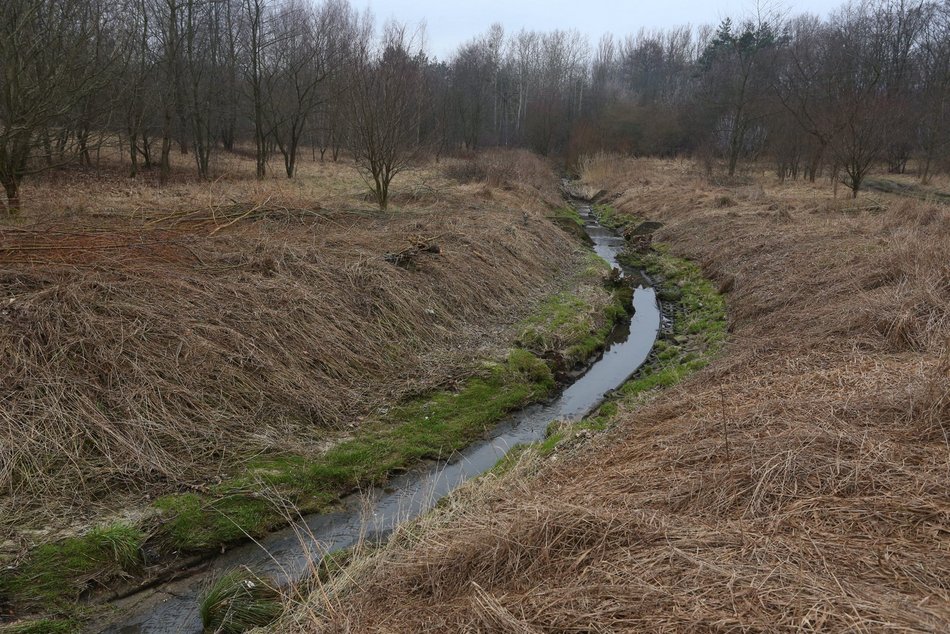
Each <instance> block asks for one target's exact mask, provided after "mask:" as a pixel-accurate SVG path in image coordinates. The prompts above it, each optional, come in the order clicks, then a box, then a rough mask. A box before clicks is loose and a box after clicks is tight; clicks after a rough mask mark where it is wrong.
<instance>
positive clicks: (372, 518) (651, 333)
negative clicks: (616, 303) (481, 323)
mask: <svg viewBox="0 0 950 634" xmlns="http://www.w3.org/2000/svg"><path fill="white" fill-rule="evenodd" d="M576 207H577V209H578V211H579V212H580V215H581V217H582V218H584V221H585V230H586V232H587V235H588V236H590V238H591V240H592V241H593V243H594V250H595V251H596V252H597V254H598V255H600V256H601V257H602V258H604V259H605V260H607V262H609V263H610V265H611V266H613V267H614V268H620V265H619V263H618V262H617V256H618V255H619V253H620V252H621V251H622V250H623V248H624V240H623V238H621V237H620V236H618V235H617V234H615V233H614V232H612V231H610V230H608V229H606V228H605V227H603V226H601V225H600V224H599V223H598V222H597V220H596V218H594V216H593V213H592V211H591V208H590V206H589V205H586V204H583V203H576ZM622 272H623V273H624V274H625V276H627V277H628V279H631V278H632V283H634V284H637V283H639V281H638V280H642V278H641V277H640V274H639V272H636V271H622ZM644 283H645V282H644ZM633 307H634V312H633V315H632V317H631V318H630V322H629V324H627V325H625V326H624V327H620V328H618V329H617V330H616V331H615V333H614V334H613V336H612V337H611V340H610V342H608V347H607V349H606V350H605V351H604V353H603V355H602V356H601V357H600V358H599V359H598V360H597V361H596V362H594V363H593V364H592V365H591V366H590V367H589V368H588V369H587V371H586V372H585V373H584V374H583V375H582V376H581V377H580V378H578V379H577V380H576V381H575V382H574V383H573V384H571V385H570V386H569V387H567V388H566V389H565V390H564V391H563V392H562V393H561V395H560V396H559V397H558V398H556V399H555V400H553V401H552V402H550V403H547V404H543V405H534V406H531V407H527V408H525V409H523V410H521V411H520V412H517V413H515V414H514V415H512V416H510V417H509V418H508V419H507V420H505V421H504V422H503V423H501V424H500V425H498V426H497V427H496V428H495V429H494V431H493V432H492V433H491V434H490V436H489V437H488V438H486V439H485V440H482V441H480V442H478V443H475V444H474V445H472V446H470V447H469V448H467V449H465V450H464V451H461V452H459V453H458V455H456V456H455V457H454V458H453V459H452V460H451V461H449V462H439V463H436V464H431V465H429V466H428V467H426V468H424V469H420V470H416V471H412V472H409V473H406V474H403V475H400V476H398V477H395V478H393V479H392V480H391V481H390V482H389V483H388V485H387V487H386V488H385V490H382V489H380V490H377V491H372V492H369V499H370V502H369V504H368V505H367V502H366V500H367V494H366V493H364V494H363V495H352V496H349V497H348V498H347V499H345V500H344V504H343V508H342V510H340V511H337V512H333V513H325V514H317V515H312V516H309V517H306V518H304V519H303V520H302V521H301V522H299V523H298V524H297V525H296V526H291V527H289V528H286V529H284V530H281V531H276V532H274V533H271V534H270V535H268V536H266V537H264V538H263V539H261V540H259V541H257V542H251V543H247V544H245V545H242V546H239V547H236V548H234V549H232V550H230V551H228V552H226V553H224V554H222V555H221V556H219V557H217V558H215V559H214V560H212V561H211V562H210V564H208V565H207V566H205V567H204V568H203V569H202V570H201V571H200V572H196V573H195V574H192V575H190V576H187V577H185V578H182V579H179V580H176V581H171V582H168V583H166V584H163V585H159V586H156V587H154V588H151V589H149V590H144V591H141V592H138V593H136V594H133V595H131V596H128V597H126V598H124V599H121V600H118V601H116V602H114V603H113V607H114V608H115V609H114V611H112V612H111V622H110V623H107V624H104V623H102V622H100V623H99V624H97V625H96V626H95V627H94V629H93V631H105V632H122V633H138V632H149V633H151V632H167V633H175V634H178V633H182V632H184V633H190V632H201V630H202V626H201V620H200V618H199V613H198V602H199V600H200V598H201V593H202V591H203V590H204V589H205V588H207V586H208V584H209V581H210V580H211V579H213V578H215V577H217V576H218V575H220V574H222V573H224V572H226V571H228V570H230V569H233V568H236V567H238V566H247V567H248V568H250V569H251V570H253V571H255V573H258V574H262V575H267V576H270V577H272V578H274V579H275V580H276V581H278V582H279V583H281V584H286V583H291V582H294V581H297V580H300V579H302V578H303V577H304V576H306V575H307V574H308V573H309V572H310V570H311V569H312V562H314V561H318V560H319V558H320V557H322V556H323V555H325V554H327V553H329V552H332V551H335V550H340V549H343V548H348V547H350V546H353V545H354V544H356V543H357V542H358V541H359V540H360V539H364V538H367V537H369V538H370V539H373V538H383V537H385V536H386V535H387V534H389V533H390V532H391V531H392V530H393V529H394V528H395V527H396V526H397V525H398V524H400V523H401V522H405V521H407V520H411V519H413V518H415V517H418V516H419V515H421V514H423V513H425V512H426V511H428V510H430V509H431V508H432V507H433V506H435V504H436V503H437V502H438V501H439V500H440V499H441V498H443V497H445V496H446V495H448V494H449V493H451V492H452V491H453V490H454V489H456V488H457V487H458V486H459V485H460V484H462V483H463V482H465V481H466V480H469V479H471V478H473V477H475V476H478V475H480V474H482V473H484V472H486V471H487V470H489V469H490V468H492V467H493V466H494V465H495V464H496V463H497V462H498V460H499V459H501V458H502V457H503V456H504V455H505V454H506V453H507V452H508V451H509V450H511V449H512V448H513V447H515V446H516V445H519V444H524V443H531V442H535V441H538V440H541V439H543V438H544V435H545V431H546V429H547V427H548V425H549V424H550V423H551V422H552V421H555V420H579V419H581V418H583V417H584V416H586V415H587V414H589V413H590V412H592V411H593V410H594V409H595V408H596V407H597V406H598V405H599V404H600V403H601V402H602V401H603V400H604V398H605V396H606V395H607V394H608V393H609V392H610V391H612V390H614V389H616V388H618V387H619V386H620V385H621V384H623V383H624V382H625V381H626V380H627V379H628V378H629V377H630V376H631V375H632V374H633V373H634V372H635V371H636V370H637V368H639V367H640V366H641V365H642V364H643V363H644V361H646V359H647V357H648V356H649V354H650V350H651V349H652V348H653V344H654V342H655V340H656V337H657V332H658V330H659V327H660V319H661V315H660V310H659V307H658V305H657V301H656V295H655V293H654V290H653V289H652V288H649V287H646V286H644V285H639V286H638V288H636V289H635V290H634V294H633Z"/></svg>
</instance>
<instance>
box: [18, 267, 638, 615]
mask: <svg viewBox="0 0 950 634" xmlns="http://www.w3.org/2000/svg"><path fill="white" fill-rule="evenodd" d="M582 263H583V266H582V267H581V268H580V269H579V270H578V271H577V272H576V273H574V274H573V276H572V278H571V280H570V281H569V282H567V283H566V289H565V290H564V291H561V292H559V293H557V294H556V295H554V296H552V297H550V298H549V299H548V300H546V301H544V302H542V303H541V304H540V305H539V306H538V307H537V310H536V311H535V312H534V313H533V314H531V315H530V316H529V317H527V318H526V319H525V320H524V321H523V322H522V323H521V324H520V325H519V326H518V327H517V328H516V330H515V332H516V333H520V334H518V338H517V339H518V340H517V342H516V343H518V344H519V345H524V346H526V347H530V348H531V350H533V351H535V352H537V353H538V354H545V355H548V356H550V354H551V353H552V352H553V353H556V355H557V356H558V357H559V358H561V359H563V360H564V361H566V362H567V363H568V364H569V365H573V364H575V363H578V362H580V361H582V360H585V359H586V358H587V357H588V356H590V355H591V354H593V353H594V352H595V351H596V350H597V349H598V348H599V347H601V346H602V345H603V343H604V341H605V339H606V337H607V335H608V334H609V331H610V329H611V327H612V324H613V323H614V322H615V321H616V320H617V319H619V318H621V317H622V316H623V315H624V314H625V310H624V307H625V306H626V305H628V304H629V296H628V295H627V294H626V293H623V292H619V291H615V292H614V294H613V297H612V299H611V294H610V293H607V292H606V291H605V290H604V289H603V288H602V280H603V279H604V275H605V273H606V272H607V270H608V267H607V266H606V263H604V262H603V261H601V260H599V258H596V256H593V254H588V255H585V256H584V258H583V259H582ZM558 365H560V363H559V364H558ZM553 388H554V378H553V375H552V368H551V367H549V366H548V365H547V364H546V363H544V362H543V361H542V360H540V359H539V358H538V357H537V356H535V354H533V353H532V352H531V351H528V350H524V349H517V348H516V349H513V350H511V351H510V352H509V353H508V354H507V358H506V359H504V360H503V362H500V363H499V362H494V361H489V360H485V361H484V362H483V363H482V364H481V366H479V367H478V368H476V370H475V371H474V374H473V375H472V376H470V377H469V378H468V379H466V380H465V381H463V382H462V384H461V386H460V387H459V388H457V389H454V390H448V391H436V392H433V393H429V394H425V395H423V396H420V397H417V398H413V399H409V400H406V401H405V402H403V403H402V404H401V405H398V406H397V407H393V408H390V411H389V412H388V413H387V414H385V415H383V416H381V417H378V418H377V419H375V420H374V421H373V422H370V423H364V424H363V425H362V426H361V427H360V428H359V430H358V431H357V432H356V433H354V434H352V436H351V438H349V439H348V440H344V441H343V442H340V443H338V444H336V445H334V446H333V447H332V448H330V449H329V450H327V451H325V452H323V453H321V454H320V455H319V456H318V457H313V456H304V455H295V454H292V453H286V452H284V453H277V454H272V455H263V456H260V457H258V458H255V459H253V460H252V461H250V462H249V463H248V464H247V465H246V468H245V469H243V470H242V471H241V472H239V473H237V474H236V475H235V476H233V477H230V478H226V479H225V480H224V481H222V482H219V483H218V484H214V485H212V486H210V487H207V488H206V489H205V490H204V492H202V493H180V494H173V495H166V496H163V497H160V498H158V499H157V500H156V501H155V502H154V503H153V507H154V508H155V509H156V510H157V511H158V515H157V516H155V515H154V514H150V515H149V516H148V517H149V518H150V519H148V520H147V521H146V522H145V523H144V524H142V525H140V526H133V525H130V524H127V523H124V522H123V523H119V524H114V525H109V526H105V527H103V528H100V529H97V530H95V531H93V532H91V533H88V534H86V535H83V536H80V537H76V538H69V539H66V540H62V541H59V542H56V543H51V544H47V545H44V546H42V547H40V548H39V549H36V550H34V551H33V552H31V553H30V555H29V556H28V557H27V558H26V559H25V560H24V561H23V562H21V563H20V564H19V565H18V566H17V567H16V568H14V569H11V570H8V571H6V573H5V574H3V575H0V595H3V594H6V595H7V596H9V597H11V598H13V599H15V600H16V601H17V602H18V603H19V604H21V605H22V606H24V607H26V606H31V605H32V606H34V607H39V606H42V607H43V608H44V609H45V610H47V611H53V612H57V611H58V612H61V613H64V614H73V615H79V614H80V613H79V612H76V610H75V607H74V606H73V604H72V602H73V601H74V600H75V599H76V598H77V597H78V596H79V594H80V593H81V592H82V591H83V590H84V589H86V588H87V587H88V585H89V583H90V582H91V581H93V580H94V581H95V583H97V584H108V583H109V582H110V581H111V580H114V579H117V578H119V577H121V576H126V575H133V576H134V575H136V574H137V573H138V572H139V571H140V570H141V568H142V565H143V562H142V560H141V552H143V549H148V550H149V551H150V552H151V557H152V558H153V559H154V557H155V556H156V554H159V555H160V554H161V553H162V552H169V551H175V552H184V553H203V552H211V551H214V550H217V549H218V548H220V547H221V546H224V545H227V544H230V543H233V542H235V541H239V540H241V539H244V538H245V537H246V535H259V534H262V533H263V532H265V531H267V530H269V529H271V528H273V527H275V526H277V525H280V524H282V523H285V522H286V520H287V518H286V510H285V509H286V504H287V503H290V504H292V505H294V506H295V507H296V508H297V509H298V510H299V511H301V512H312V511H319V510H321V509H324V508H326V507H327V506H328V505H331V504H332V503H333V502H335V501H336V500H337V499H339V497H340V496H341V495H343V494H345V493H347V492H349V491H352V490H354V489H355V488H357V487H359V486H363V485H367V484H378V483H381V482H383V481H384V480H385V479H386V477H387V476H388V474H389V473H391V472H392V471H394V470H397V469H404V468H407V467H410V466H412V464H414V463H415V462H417V461H419V460H421V459H425V458H439V457H442V456H445V455H447V454H449V453H451V452H453V451H455V450H457V449H459V448H461V447H463V446H465V445H467V444H469V443H470V442H471V441H472V440H474V439H475V438H477V437H478V436H480V435H481V434H482V433H484V431H485V430H486V429H487V428H489V427H490V426H491V425H493V424H494V423H495V422H496V421H498V420H499V419H500V418H501V417H502V416H504V414H505V413H507V412H509V411H511V410H513V409H515V408H517V407H520V406H522V405H524V404H525V403H528V402H532V401H537V400H540V399H543V398H545V397H546V396H547V395H548V394H549V393H550V392H551V390H552V389H553ZM278 502H279V503H278ZM50 626H51V627H52V625H50Z"/></svg>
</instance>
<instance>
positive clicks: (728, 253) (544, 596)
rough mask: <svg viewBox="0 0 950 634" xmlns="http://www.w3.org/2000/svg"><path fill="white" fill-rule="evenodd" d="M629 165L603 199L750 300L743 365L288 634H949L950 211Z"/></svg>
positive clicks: (543, 476) (372, 577)
mask: <svg viewBox="0 0 950 634" xmlns="http://www.w3.org/2000/svg"><path fill="white" fill-rule="evenodd" d="M602 168H603V162H601V163H600V167H598V169H602ZM622 168H623V169H622V170H616V171H611V172H610V178H612V179H614V178H618V177H619V176H618V173H619V172H623V173H624V174H626V176H625V177H623V179H622V180H613V181H611V182H600V181H597V180H592V181H590V182H589V184H590V186H591V187H592V188H597V189H600V188H604V187H605V186H607V187H610V188H612V189H615V190H617V189H619V190H620V191H621V192H622V195H621V196H620V197H619V198H618V199H617V201H616V202H615V204H616V205H617V206H618V208H620V209H621V210H625V211H627V212H631V213H636V214H638V215H641V216H646V217H649V218H650V219H655V220H659V221H662V222H664V223H665V227H664V229H663V230H662V231H661V232H660V236H659V237H660V238H661V239H662V240H664V241H666V242H668V243H669V244H671V245H672V249H673V250H674V252H676V253H678V254H682V255H685V256H689V257H692V258H695V259H696V260H698V261H699V262H700V263H701V264H702V266H703V269H704V270H705V271H706V272H707V274H708V275H710V276H711V277H713V278H714V279H716V280H717V281H719V282H721V283H722V284H723V285H724V287H726V288H731V289H732V290H731V291H730V292H729V295H728V305H729V313H730V331H731V340H730V344H729V345H728V347H727V350H726V352H725V353H724V354H723V356H722V357H721V358H720V359H719V360H718V361H717V362H716V363H714V364H713V365H712V366H710V367H709V368H708V369H706V370H704V371H702V372H700V373H698V374H696V375H694V376H693V377H691V378H690V379H688V380H687V381H686V382H685V383H682V384H680V385H679V386H677V387H674V388H672V389H670V390H668V391H667V392H665V393H664V394H662V395H660V396H659V397H657V398H655V399H654V400H652V401H651V402H649V403H648V404H646V405H644V406H642V407H641V408H639V409H637V410H633V411H629V410H627V411H622V412H621V414H620V425H619V427H618V428H617V429H616V430H615V431H614V432H613V433H612V434H610V435H609V436H607V437H606V438H604V439H602V440H601V442H598V443H596V444H594V445H592V446H591V448H590V449H589V450H586V451H582V452H580V453H578V454H576V455H574V456H573V458H572V459H571V460H559V461H557V462H555V463H548V464H546V465H545V466H543V467H542V468H541V471H540V473H537V474H534V472H531V475H530V477H529V474H527V473H516V475H515V476H513V477H506V478H504V479H502V480H501V481H498V482H496V483H494V484H492V481H489V482H488V483H486V484H484V485H483V486H481V487H475V488H470V489H469V490H468V491H467V492H466V493H465V494H464V495H462V496H459V497H458V498H456V499H455V500H454V501H453V502H452V503H451V504H450V506H449V508H448V509H447V510H446V511H445V512H444V513H442V514H440V515H438V516H436V517H435V518H430V519H429V520H428V525H427V526H423V527H418V528H414V529H413V530H412V533H411V535H409V536H407V537H406V538H405V539H402V540H399V539H397V540H396V541H395V542H394V544H393V545H392V546H391V547H389V548H387V549H384V550H383V551H382V552H380V553H377V554H376V556H375V557H373V558H371V559H369V560H368V561H367V562H364V563H363V564H362V566H361V567H360V568H357V569H356V570H354V571H353V572H352V573H351V574H352V575H353V578H354V581H353V582H352V583H350V584H348V585H344V587H342V588H339V589H338V592H337V594H335V595H333V596H332V597H331V599H332V605H333V609H332V610H328V609H324V608H325V607H326V606H327V605H328V603H327V599H325V598H324V599H321V598H320V597H314V598H312V599H311V602H310V603H309V605H308V606H307V608H306V611H301V612H298V614H297V617H295V618H292V619H289V620H288V621H287V622H286V623H284V624H282V628H283V629H282V630H281V631H293V632H393V631H455V632H486V631H492V632H528V631H548V632H553V631H557V632H590V631H596V632H628V631H651V632H654V631H662V632H683V631H704V632H705V631H727V630H728V631H802V630H804V631H818V630H821V631H917V632H938V631H948V630H950V537H948V536H950V498H948V482H950V451H948V447H950V444H948V441H947V438H948V430H950V406H948V401H950V398H948V388H950V361H948V359H950V351H948V345H950V339H948V337H947V333H948V332H950V321H948V320H950V240H948V239H947V236H948V235H950V210H947V209H945V208H935V207H930V206H927V205H925V204H923V203H919V202H914V201H910V202H908V201H903V200H898V199H891V198H889V197H883V199H884V200H886V207H887V209H886V211H883V212H873V213H871V212H862V213H859V214H857V215H853V214H851V213H842V211H841V209H840V208H839V207H838V206H837V203H834V202H829V198H830V196H829V192H828V188H827V187H825V186H811V185H801V184H789V185H786V186H782V187H779V186H777V185H773V184H771V183H768V182H766V183H761V184H759V185H754V186H739V187H732V188H723V187H718V186H714V185H710V184H709V183H708V182H705V181H703V180H701V179H699V178H697V177H694V176H692V175H691V174H690V171H689V169H688V167H685V166H683V165H682V164H667V163H662V162H659V161H629V162H625V163H624V164H623V166H622ZM722 196H729V197H730V198H731V199H732V200H733V201H735V204H734V205H732V206H729V207H723V206H721V205H719V204H717V199H719V198H720V197H722ZM723 394H726V395H727V396H728V398H727V399H726V403H725V404H723V402H722V395H723ZM723 409H725V410H726V414H725V416H724V414H723ZM725 419H727V420H728V431H729V444H730V452H729V453H730V456H728V457H727V456H726V455H725V453H724V451H723V449H722V448H723V439H722V429H721V421H722V420H725ZM407 532H408V529H407Z"/></svg>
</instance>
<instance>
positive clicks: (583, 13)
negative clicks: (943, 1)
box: [352, 0, 844, 59]
mask: <svg viewBox="0 0 950 634" xmlns="http://www.w3.org/2000/svg"><path fill="white" fill-rule="evenodd" d="M352 1H353V5H354V6H356V7H359V8H363V7H370V8H371V9H372V11H373V13H374V14H375V16H376V19H377V22H383V21H385V20H386V19H388V18H391V17H395V18H397V19H399V20H400V21H402V22H408V23H410V24H415V23H418V22H419V21H420V20H425V22H426V25H427V31H428V44H429V46H428V48H429V51H430V52H431V53H433V54H435V55H436V56H438V57H439V58H440V59H445V58H446V57H448V56H449V55H450V54H451V53H452V52H453V51H454V50H455V48H456V47H457V46H458V45H459V44H461V43H463V42H465V41H467V40H469V39H471V38H472V37H474V36H475V35H478V34H480V33H484V32H485V31H487V30H488V27H489V26H491V24H492V23H493V22H501V23H502V24H503V25H504V26H505V30H506V31H507V32H515V31H518V30H520V29H521V28H522V27H525V28H528V29H533V30H537V31H549V30H553V29H570V28H576V29H577V30H578V31H580V32H582V33H586V34H587V35H588V36H590V39H591V43H595V42H596V40H597V38H598V37H600V35H601V34H602V33H606V32H611V33H613V34H615V35H621V36H623V35H626V34H628V33H635V32H636V31H638V30H639V29H640V28H641V27H646V28H656V27H670V26H679V25H682V24H693V25H700V24H715V23H718V22H719V21H720V20H721V19H722V18H724V17H726V16H733V17H735V16H741V15H744V14H746V13H748V12H749V11H750V10H751V9H752V8H754V7H755V0H712V1H707V2H704V1H702V0H352ZM843 2H844V0H794V1H792V0H784V2H782V5H783V6H785V7H791V8H792V11H793V12H794V13H804V12H808V13H816V14H818V15H822V16H824V15H827V14H828V12H829V11H831V10H832V9H835V8H837V7H838V6H840V5H841V4H843Z"/></svg>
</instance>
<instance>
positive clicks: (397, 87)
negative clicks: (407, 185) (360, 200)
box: [350, 23, 425, 211]
mask: <svg viewBox="0 0 950 634" xmlns="http://www.w3.org/2000/svg"><path fill="white" fill-rule="evenodd" d="M420 37H421V36H420V34H419V33H415V34H410V33H409V32H408V31H407V29H406V27H404V26H402V25H398V24H395V23H390V24H388V25H387V27H386V29H385V33H384V35H383V40H382V42H381V45H380V46H379V47H378V49H376V50H372V49H370V48H369V47H368V46H367V47H365V49H364V50H363V51H362V53H361V54H360V55H359V57H358V59H357V61H356V65H355V68H354V69H353V79H352V82H351V104H352V111H351V120H350V130H351V134H352V138H351V149H352V151H353V156H354V159H355V160H356V166H357V169H358V170H359V172H360V174H361V175H362V176H363V179H364V181H365V182H366V184H367V186H369V188H370V191H371V192H372V193H373V197H374V198H375V200H376V202H377V204H378V205H379V208H380V209H381V210H383V211H385V210H386V208H387V205H388V203H389V186H390V184H391V183H392V180H393V178H395V176H396V175H398V174H399V173H401V172H403V171H405V169H406V168H407V167H409V166H410V165H411V164H412V162H413V161H414V160H416V158H417V156H418V154H419V152H420V150H421V149H422V139H421V138H420V125H419V124H420V113H421V110H422V104H421V99H422V97H423V94H424V91H423V80H424V74H423V72H422V69H423V67H424V65H425V56H424V54H423V52H422V50H421V46H420Z"/></svg>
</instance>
